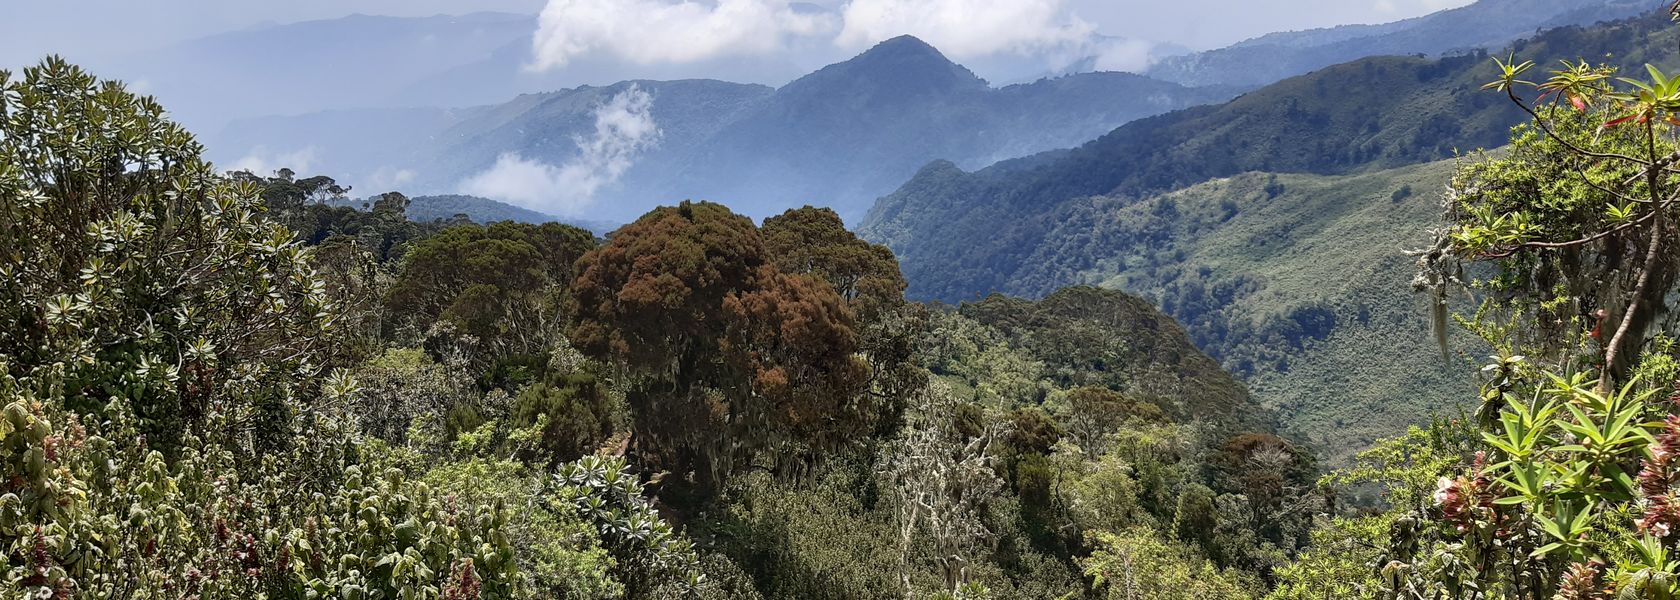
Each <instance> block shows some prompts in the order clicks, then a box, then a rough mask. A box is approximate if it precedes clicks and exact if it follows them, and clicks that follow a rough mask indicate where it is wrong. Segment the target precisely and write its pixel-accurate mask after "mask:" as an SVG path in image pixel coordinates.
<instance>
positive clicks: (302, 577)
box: [0, 58, 529, 598]
mask: <svg viewBox="0 0 1680 600" xmlns="http://www.w3.org/2000/svg"><path fill="white" fill-rule="evenodd" d="M163 114H164V113H163V109H162V108H161V107H160V106H158V105H157V104H156V103H155V102H154V101H152V100H151V99H149V98H142V97H138V96H134V95H133V94H130V93H128V92H127V91H125V90H124V89H123V87H122V86H121V85H120V84H117V83H100V82H99V81H97V80H96V79H95V78H93V77H92V76H91V75H88V74H87V73H85V72H83V71H82V70H80V69H78V68H76V67H73V66H71V65H69V64H67V63H65V62H64V61H63V60H61V59H58V58H48V59H47V60H45V61H44V62H42V63H41V64H40V65H39V66H37V67H34V68H30V69H27V70H25V71H24V72H23V75H22V78H21V79H13V78H12V74H11V73H10V72H6V71H0V320H3V321H4V322H5V323H7V326H6V327H4V328H0V406H3V409H0V415H3V417H0V481H4V482H5V483H4V484H3V493H0V553H3V554H4V562H5V564H6V565H7V569H6V570H5V571H4V572H3V573H0V589H4V590H6V592H5V595H7V596H8V597H19V596H21V597H28V598H46V597H72V596H88V597H120V598H162V597H201V598H252V597H293V598H296V597H306V596H312V597H326V596H337V597H352V598H355V597H385V598H394V597H399V596H401V595H404V594H411V595H412V594H418V595H419V596H420V597H438V596H440V595H441V594H443V593H444V591H445V590H456V591H461V590H466V589H476V590H478V591H479V592H480V593H482V594H484V595H488V596H493V597H505V596H512V595H519V594H525V593H529V591H528V590H526V589H524V587H523V586H524V582H523V579H522V578H521V577H520V575H519V572H518V568H519V567H518V564H517V563H516V561H515V560H513V552H514V549H513V548H512V547H511V545H510V544H509V543H508V538H507V536H506V535H505V531H504V527H505V525H506V522H507V512H508V511H507V510H506V509H505V508H503V507H502V506H501V505H500V504H499V503H488V504H476V503H471V502H466V503H463V502H458V501H456V500H455V499H452V498H447V497H445V495H444V494H440V493H438V492H437V491H435V490H433V489H432V488H430V487H429V486H427V485H425V484H423V483H420V482H417V481H414V480H412V479H409V478H408V477H406V475H405V472H404V471H403V470H402V469H397V468H394V467H393V466H392V465H391V464H390V463H388V462H386V458H387V457H386V456H385V455H384V454H383V453H382V452H381V451H380V445H379V444H377V443H369V444H363V443H362V441H363V440H362V438H360V436H359V435H357V432H356V431H355V428H354V427H353V426H351V425H350V423H349V420H348V418H347V416H346V415H344V414H343V408H344V406H345V405H346V404H347V403H348V402H350V398H351V397H353V396H354V395H355V392H356V386H355V383H354V381H353V379H352V378H351V377H349V376H348V375H347V374H346V373H345V372H344V371H342V370H336V371H332V374H330V375H329V374H328V370H329V368H330V367H332V366H334V365H336V364H341V362H342V360H341V358H342V357H340V356H337V355H335V354H334V350H335V349H336V347H337V345H336V344H335V340H336V337H335V335H336V334H335V327H334V325H335V322H336V319H337V318H338V317H339V316H341V315H340V313H339V312H338V308H337V307H336V306H334V305H333V304H332V303H331V302H330V300H329V299H328V296H327V294H326V292H325V284H324V283H323V282H322V281H320V280H319V279H318V278H317V277H316V274H315V272H314V269H313V267H312V266H311V264H310V253H309V251H308V250H307V249H306V248H304V247H303V245H302V244H301V243H299V242H298V241H297V240H296V239H295V238H294V236H293V235H292V233H291V232H290V231H288V230H286V229H285V228H283V227H280V226H278V225H276V224H274V223H271V222H268V221H266V220H264V219H263V218H262V216H261V212H262V209H263V206H262V204H261V198H260V192H261V189H260V188H259V187H258V186H257V185H255V184H254V183H251V182H240V181H233V180H229V179H226V178H223V177H220V176H218V175H216V174H215V173H214V172H212V170H211V167H210V165H209V164H208V163H205V162H204V161H203V160H202V159H201V157H200V156H199V153H200V147H199V145H198V144H197V143H196V142H194V141H193V139H192V137H191V136H190V135H188V134H187V133H186V132H185V131H184V130H182V129H181V128H180V127H179V126H178V125H176V124H174V123H171V122H169V121H168V120H166V119H164V118H163Z"/></svg>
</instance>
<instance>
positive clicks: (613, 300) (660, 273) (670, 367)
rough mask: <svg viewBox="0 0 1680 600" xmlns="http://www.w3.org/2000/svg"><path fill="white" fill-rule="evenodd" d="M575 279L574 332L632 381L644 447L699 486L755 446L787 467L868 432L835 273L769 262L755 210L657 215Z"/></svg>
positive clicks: (868, 403) (742, 461) (861, 382)
mask: <svg viewBox="0 0 1680 600" xmlns="http://www.w3.org/2000/svg"><path fill="white" fill-rule="evenodd" d="M578 273H579V275H578V281H577V285H576V287H575V289H574V295H575V296H576V299H577V306H578V308H579V310H578V314H577V316H576V318H575V319H574V321H573V327H572V338H573V339H574V340H575V341H576V343H577V345H578V348H579V349H580V350H582V351H583V352H584V353H585V354H587V355H589V356H592V357H595V358H598V359H602V360H611V361H614V362H616V363H617V364H620V365H622V366H623V367H624V368H626V369H628V370H629V371H630V372H631V373H632V374H634V375H636V376H637V379H636V383H633V384H632V387H631V390H630V393H629V401H630V405H631V408H632V413H633V414H634V416H635V432H636V439H635V442H636V445H637V448H638V449H639V450H641V451H642V452H644V453H645V456H646V457H648V458H650V459H653V460H656V461H658V463H659V464H660V465H661V466H664V467H668V468H671V469H672V470H675V471H677V472H678V473H680V474H684V475H685V476H688V475H692V476H693V477H694V478H695V480H696V481H697V482H698V483H699V485H700V487H701V488H702V489H710V490H715V489H717V487H716V486H717V485H718V484H719V483H721V482H722V481H723V480H724V479H725V478H726V477H727V476H728V475H729V474H730V473H732V472H734V471H736V470H738V469H740V468H742V467H744V466H746V465H747V464H749V463H750V461H752V460H753V459H755V458H757V457H758V452H759V451H760V450H769V451H771V453H770V454H769V456H770V457H772V458H773V459H776V460H780V461H783V462H782V463H781V465H780V466H782V467H791V466H793V465H794V464H795V461H798V460H801V459H802V458H803V457H802V456H801V454H802V452H801V451H800V450H799V449H798V448H799V447H804V448H809V449H811V450H821V449H825V448H832V447H835V446H838V445H842V444H846V443H849V442H850V441H853V440H855V438H856V435H857V434H860V433H863V432H868V431H870V430H871V429H872V428H873V426H874V419H876V418H878V415H877V409H876V407H875V406H873V404H874V402H873V400H874V399H873V397H872V396H869V395H865V394H862V393H861V392H862V391H863V387H864V386H865V385H866V384H867V383H868V379H869V376H870V369H869V367H868V365H867V364H864V363H863V362H862V361H860V360H859V359H858V358H857V357H856V356H855V355H854V353H855V352H856V350H857V348H858V334H857V332H856V322H855V317H854V316H853V314H852V311H851V310H850V309H849V308H848V307H847V306H846V304H845V301H844V300H842V299H841V297H840V296H839V295H838V294H836V293H835V292H834V289H833V288H832V287H830V286H829V284H828V283H827V282H826V281H822V280H819V279H815V278H813V277H810V276H806V275H801V274H791V273H785V272H782V271H781V270H780V269H778V268H777V267H776V266H775V264H773V263H772V262H770V260H769V257H768V256H767V255H766V254H765V250H764V244H763V242H762V240H761V238H760V236H759V232H758V230H757V228H756V227H754V226H753V224H752V222H751V221H749V220H747V219H746V218H744V217H740V216H738V215H735V214H734V213H731V212H729V210H728V209H726V208H724V207H722V206H719V205H716V204H711V203H704V202H702V203H691V202H684V203H683V204H681V205H679V206H676V207H665V208H660V209H656V210H654V211H653V212H651V213H648V215H646V216H644V217H642V218H641V219H638V220H637V221H636V222H635V223H632V224H630V225H628V226H625V227H624V228H623V229H620V230H618V231H617V232H615V233H614V234H613V236H612V239H611V240H610V241H609V242H608V243H607V244H606V245H605V246H602V247H601V248H599V249H597V250H594V251H591V252H590V253H589V254H586V255H584V256H583V258H582V259H581V260H580V261H579V262H578ZM789 459H791V460H789Z"/></svg>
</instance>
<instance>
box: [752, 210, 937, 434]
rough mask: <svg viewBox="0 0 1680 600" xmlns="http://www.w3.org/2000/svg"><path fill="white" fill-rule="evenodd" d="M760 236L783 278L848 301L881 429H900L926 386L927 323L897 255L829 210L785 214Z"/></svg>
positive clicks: (767, 225)
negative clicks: (919, 360)
mask: <svg viewBox="0 0 1680 600" xmlns="http://www.w3.org/2000/svg"><path fill="white" fill-rule="evenodd" d="M760 232H761V235H762V237H763V239H764V250H765V253H766V255H767V256H770V257H772V258H773V260H774V261H775V263H776V266H777V267H778V268H779V269H781V270H782V272H784V273H802V274H808V275H811V276H814V277H817V278H820V279H822V280H824V281H827V282H828V284H829V285H830V286H831V287H833V288H834V291H835V292H836V293H838V294H840V297H841V298H843V299H845V301H846V306H847V307H848V308H850V309H851V311H852V314H854V315H855V316H856V318H857V326H858V338H859V346H860V348H861V350H862V351H863V356H864V358H865V359H866V360H868V361H869V367H870V371H869V373H870V385H869V390H868V393H869V394H872V395H873V396H875V399H874V400H873V401H871V402H870V403H873V404H879V405H880V407H879V411H880V412H881V413H882V415H883V418H882V419H881V423H883V424H896V423H897V420H898V416H899V414H900V413H901V412H902V411H903V409H904V403H905V402H906V401H907V399H908V398H909V396H910V395H912V394H914V393H916V391H917V390H919V389H920V388H921V387H922V386H923V385H926V383H927V374H926V372H925V371H924V370H923V369H922V368H920V367H919V366H917V365H916V364H915V363H916V361H915V356H914V355H915V349H916V341H917V339H918V338H919V337H920V336H921V335H922V333H923V332H924V331H925V330H926V329H927V323H928V317H927V312H926V309H924V308H923V307H922V306H920V305H918V304H913V303H910V302H908V301H906V300H905V299H904V290H905V288H906V287H908V284H907V283H906V282H905V280H904V275H903V274H902V273H901V272H900V271H899V268H898V259H897V258H896V257H894V256H893V253H892V250H889V249H887V247H886V246H881V245H877V244H871V243H869V242H867V241H865V240H862V239H859V238H858V237H857V235H856V234H854V233H852V232H851V231H848V230H847V229H846V224H845V223H844V222H843V221H841V220H840V216H839V215H838V214H835V212H834V211H833V210H831V209H827V208H812V207H810V206H806V207H803V208H797V209H792V210H788V211H787V212H784V213H782V214H781V215H778V216H774V217H770V218H767V219H765V220H764V226H763V227H762V228H761V230H760ZM868 400H869V399H863V400H862V401H868Z"/></svg>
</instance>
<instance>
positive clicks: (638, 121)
mask: <svg viewBox="0 0 1680 600" xmlns="http://www.w3.org/2000/svg"><path fill="white" fill-rule="evenodd" d="M652 110H653V96H652V95H651V94H648V93H647V92H646V91H643V90H642V89H641V88H640V87H637V86H630V87H629V88H628V89H626V90H624V91H622V92H619V93H618V94H617V95H614V96H613V97H612V98H611V99H610V100H608V101H607V102H606V103H604V104H602V105H601V106H600V107H598V108H596V109H595V132H594V133H593V134H592V135H590V136H589V137H587V138H585V137H582V136H578V137H577V138H575V141H576V142H577V146H578V156H577V157H575V158H573V159H572V160H570V161H567V162H566V163H565V164H562V165H559V166H555V165H550V164H547V163H544V162H541V161H538V160H532V159H527V158H525V157H523V156H520V155H519V153H517V152H510V153H507V154H503V155H501V156H500V157H498V158H497V159H496V164H495V165H493V166H491V167H490V168H489V169H487V170H485V171H483V172H481V173H479V174H477V175H474V176H472V177H470V178H468V179H467V180H466V181H464V182H462V183H461V186H460V190H461V193H463V194H470V195H474V196H483V197H485V198H491V199H494V200H500V201H502V202H507V203H509V204H514V205H518V206H522V207H525V208H529V209H531V210H536V211H540V212H544V213H548V214H551V215H555V216H560V217H576V216H579V215H580V214H582V212H583V210H584V209H586V208H588V207H589V205H590V204H592V203H593V202H594V201H595V195H596V193H598V192H599V191H600V190H601V189H602V188H604V187H606V186H608V185H611V184H613V183H615V182H617V181H618V180H619V178H621V177H623V176H624V173H625V172H626V171H629V170H630V167H631V166H633V165H635V163H636V159H637V158H638V157H639V156H640V155H641V154H642V153H643V152H645V151H646V150H647V149H649V148H652V147H653V146H654V145H656V144H658V143H659V138H660V131H659V127H658V124H656V123H655V122H654V120H653V113H652Z"/></svg>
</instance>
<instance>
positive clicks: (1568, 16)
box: [1146, 0, 1670, 87]
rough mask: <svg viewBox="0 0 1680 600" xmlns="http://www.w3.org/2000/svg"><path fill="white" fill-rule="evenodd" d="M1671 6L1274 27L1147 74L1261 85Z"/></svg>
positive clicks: (1567, 2)
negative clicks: (1374, 59) (1372, 59)
mask: <svg viewBox="0 0 1680 600" xmlns="http://www.w3.org/2000/svg"><path fill="white" fill-rule="evenodd" d="M1668 4H1670V3H1668V2H1665V1H1663V0H1480V1H1479V2H1475V3H1473V4H1470V5H1467V6H1463V7H1460V8H1454V9H1449V10H1443V11H1440V12H1436V13H1431V14H1428V15H1424V16H1421V17H1415V18H1411V19H1406V20H1402V21H1395V22H1393V23H1384V24H1381V25H1344V26H1341V27H1331V28H1326V29H1313V30H1308V31H1291V32H1283V33H1273V34H1269V35H1264V36H1261V37H1258V38H1255V39H1251V40H1247V41H1244V42H1240V43H1237V44H1234V45H1231V46H1229V47H1226V48H1221V49H1218V50H1210V51H1207V52H1198V53H1194V54H1185V55H1179V56H1169V57H1166V58H1163V59H1161V60H1159V61H1157V62H1156V63H1155V64H1154V65H1152V66H1151V67H1150V68H1149V70H1148V71H1146V74H1148V75H1149V76H1150V77H1154V78H1156V79H1161V80H1165V81H1173V82H1177V83H1181V84H1184V85H1192V86H1194V85H1210V84H1220V85H1233V86H1249V87H1258V86H1262V85H1266V84H1269V83H1272V82H1275V81H1279V80H1282V79H1284V78H1286V77H1292V76H1295V75H1300V74H1303V73H1307V72H1309V71H1313V70H1316V69H1321V68H1324V67H1328V66H1330V65H1334V64H1338V63H1343V62H1347V61H1350V60H1354V59H1357V58H1363V57H1367V56H1382V55H1410V54H1423V55H1427V56H1435V55H1440V54H1444V53H1452V52H1468V51H1473V50H1475V49H1477V48H1496V47H1499V46H1503V45H1505V44H1506V43H1508V42H1510V41H1512V40H1515V39H1517V38H1519V37H1523V36H1528V35H1533V34H1534V33H1535V32H1536V31H1538V30H1541V29H1549V28H1553V27H1560V26H1564V25H1590V24H1593V23H1597V22H1601V21H1614V20H1617V19H1624V18H1627V17H1632V16H1637V15H1642V14H1645V13H1649V12H1652V11H1654V10H1657V9H1659V8H1665V7H1666V6H1667V5H1668Z"/></svg>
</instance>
